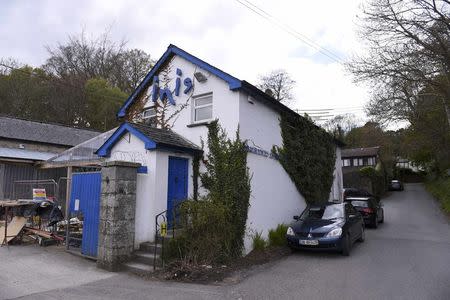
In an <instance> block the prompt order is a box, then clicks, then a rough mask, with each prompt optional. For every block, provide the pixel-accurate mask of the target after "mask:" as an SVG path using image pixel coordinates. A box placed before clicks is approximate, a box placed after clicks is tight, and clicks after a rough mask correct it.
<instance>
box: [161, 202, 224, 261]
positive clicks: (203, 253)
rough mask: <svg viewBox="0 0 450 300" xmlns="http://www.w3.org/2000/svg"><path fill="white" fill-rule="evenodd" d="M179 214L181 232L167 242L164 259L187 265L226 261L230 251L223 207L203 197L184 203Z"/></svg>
mask: <svg viewBox="0 0 450 300" xmlns="http://www.w3.org/2000/svg"><path fill="white" fill-rule="evenodd" d="M179 215H180V223H181V224H182V226H183V230H182V232H181V233H180V234H179V235H178V236H176V237H175V238H174V239H173V240H172V241H171V243H169V245H168V247H167V248H168V249H167V257H166V258H174V257H177V258H178V259H179V260H181V261H182V263H184V264H186V265H188V264H210V263H214V262H225V261H227V260H228V258H229V257H230V253H231V252H232V250H233V249H232V245H231V242H230V240H231V234H232V233H231V231H230V230H227V228H230V226H231V224H230V220H229V219H228V215H229V212H228V208H227V207H226V206H224V205H223V204H222V203H220V202H216V201H213V200H212V199H211V198H209V197H204V198H201V199H199V200H198V201H194V200H189V201H184V202H183V204H181V206H180V212H179Z"/></svg>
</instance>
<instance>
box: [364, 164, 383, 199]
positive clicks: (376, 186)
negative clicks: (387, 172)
mask: <svg viewBox="0 0 450 300" xmlns="http://www.w3.org/2000/svg"><path fill="white" fill-rule="evenodd" d="M359 174H360V175H361V176H363V177H366V178H368V179H369V180H370V182H371V183H372V192H373V194H374V195H375V196H377V197H381V196H382V195H383V194H384V192H385V191H386V189H387V184H386V180H385V177H384V175H383V172H382V171H381V170H379V169H377V168H374V167H371V166H368V167H363V168H361V169H360V170H359Z"/></svg>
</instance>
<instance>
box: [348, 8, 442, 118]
mask: <svg viewBox="0 0 450 300" xmlns="http://www.w3.org/2000/svg"><path fill="white" fill-rule="evenodd" d="M449 4H450V1H448V0H370V2H369V3H368V4H367V6H366V7H365V8H364V12H363V17H362V19H361V28H362V29H361V32H360V35H361V39H362V40H363V41H364V43H365V44H366V45H367V54H366V55H363V56H357V57H355V58H354V59H353V60H352V62H350V63H349V64H348V65H347V67H348V69H349V70H350V71H351V72H352V73H353V74H354V75H355V78H356V80H357V81H364V82H368V83H370V84H371V87H372V90H373V95H372V99H371V101H370V103H369V105H368V107H367V108H368V113H369V115H371V116H373V117H375V118H376V120H377V121H380V122H390V121H399V120H403V121H404V120H406V121H409V122H410V123H411V124H413V123H414V122H415V121H416V120H417V102H418V99H419V98H420V97H422V96H423V95H422V94H423V93H424V91H427V93H432V94H433V96H435V97H437V98H439V99H440V103H441V105H442V108H443V109H444V110H445V112H446V114H447V121H448V125H449V126H450V109H449V106H450V104H449V101H450V100H449V99H450V5H449Z"/></svg>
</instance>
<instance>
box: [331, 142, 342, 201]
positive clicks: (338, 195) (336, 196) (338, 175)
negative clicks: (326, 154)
mask: <svg viewBox="0 0 450 300" xmlns="http://www.w3.org/2000/svg"><path fill="white" fill-rule="evenodd" d="M333 176H334V180H333V185H332V187H331V191H330V198H329V200H331V201H339V202H342V201H343V199H342V193H343V186H344V185H343V182H342V178H343V177H342V158H341V148H339V147H336V163H335V165H334V172H333Z"/></svg>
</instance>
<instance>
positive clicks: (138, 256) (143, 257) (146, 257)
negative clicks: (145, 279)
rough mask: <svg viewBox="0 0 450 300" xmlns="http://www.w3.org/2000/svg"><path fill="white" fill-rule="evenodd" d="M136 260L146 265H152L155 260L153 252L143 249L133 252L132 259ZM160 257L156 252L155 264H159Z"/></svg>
mask: <svg viewBox="0 0 450 300" xmlns="http://www.w3.org/2000/svg"><path fill="white" fill-rule="evenodd" d="M133 261H136V262H140V263H144V264H147V265H152V266H153V262H154V261H155V253H154V252H144V251H136V252H134V260H133ZM160 261H161V257H160V256H159V254H156V264H157V265H158V264H160Z"/></svg>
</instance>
